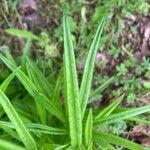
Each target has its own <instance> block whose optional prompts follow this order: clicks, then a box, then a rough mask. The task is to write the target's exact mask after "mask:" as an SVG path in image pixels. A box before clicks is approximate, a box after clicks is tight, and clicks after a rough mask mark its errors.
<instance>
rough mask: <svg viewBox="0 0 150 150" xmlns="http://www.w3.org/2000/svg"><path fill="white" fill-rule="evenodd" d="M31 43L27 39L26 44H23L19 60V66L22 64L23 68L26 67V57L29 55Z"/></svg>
mask: <svg viewBox="0 0 150 150" xmlns="http://www.w3.org/2000/svg"><path fill="white" fill-rule="evenodd" d="M31 44H32V41H31V39H28V40H27V42H26V44H25V47H24V49H23V56H22V58H21V61H22V62H21V63H22V64H21V66H22V68H23V70H25V69H26V58H27V57H28V56H29V51H30V49H31Z"/></svg>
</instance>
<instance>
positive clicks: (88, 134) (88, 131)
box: [85, 110, 93, 147]
mask: <svg viewBox="0 0 150 150" xmlns="http://www.w3.org/2000/svg"><path fill="white" fill-rule="evenodd" d="M92 131H93V115H92V110H90V111H89V115H88V117H87V121H86V125H85V145H86V146H87V147H90V145H91V143H92Z"/></svg>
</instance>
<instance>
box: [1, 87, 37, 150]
mask: <svg viewBox="0 0 150 150" xmlns="http://www.w3.org/2000/svg"><path fill="white" fill-rule="evenodd" d="M0 103H1V105H2V107H3V109H4V110H5V112H6V114H7V115H8V118H9V119H10V120H11V122H12V123H13V124H14V126H15V129H16V131H17V133H18V134H19V136H20V138H21V140H22V142H23V143H24V145H25V146H26V148H27V149H29V150H37V147H36V144H35V141H34V139H33V137H32V136H31V135H30V133H29V132H28V131H27V129H26V127H25V126H24V124H23V122H22V120H21V119H20V117H19V115H18V114H17V112H16V111H15V109H14V107H13V106H12V104H11V103H10V101H9V99H8V98H7V96H6V95H5V94H4V93H3V91H2V90H1V89H0Z"/></svg>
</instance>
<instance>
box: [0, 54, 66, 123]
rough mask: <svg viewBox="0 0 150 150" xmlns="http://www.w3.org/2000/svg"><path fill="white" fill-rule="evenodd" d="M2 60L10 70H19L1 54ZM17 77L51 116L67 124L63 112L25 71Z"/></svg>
mask: <svg viewBox="0 0 150 150" xmlns="http://www.w3.org/2000/svg"><path fill="white" fill-rule="evenodd" d="M0 59H1V60H2V61H3V62H4V63H5V65H7V67H8V68H9V69H10V70H12V71H14V70H16V69H17V67H16V66H15V65H14V64H13V63H11V62H10V61H9V60H8V59H7V58H5V57H4V56H3V55H1V54H0ZM16 76H17V77H18V79H19V80H20V82H21V83H22V84H23V85H24V87H25V88H26V90H27V91H28V92H29V93H30V94H31V95H32V96H33V97H34V99H35V100H36V101H38V102H39V103H40V104H41V105H42V106H43V107H44V108H45V109H47V110H48V111H49V112H50V113H51V114H53V115H54V116H56V117H57V118H58V119H60V120H61V121H62V122H65V117H64V115H63V112H62V111H61V110H60V109H59V108H57V107H56V106H55V105H54V104H53V103H52V102H51V101H50V100H49V99H48V98H47V97H46V96H45V95H43V94H42V93H40V92H39V91H38V89H37V88H36V86H35V85H34V83H33V82H32V81H31V80H30V79H29V77H28V76H27V75H25V73H24V72H23V71H21V70H18V72H17V75H16Z"/></svg>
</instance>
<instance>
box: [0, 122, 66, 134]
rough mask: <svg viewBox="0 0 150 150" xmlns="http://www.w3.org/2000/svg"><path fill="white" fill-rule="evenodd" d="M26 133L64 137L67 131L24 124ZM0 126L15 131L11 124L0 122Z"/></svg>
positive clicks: (40, 125)
mask: <svg viewBox="0 0 150 150" xmlns="http://www.w3.org/2000/svg"><path fill="white" fill-rule="evenodd" d="M24 125H25V127H26V128H27V130H28V131H30V132H34V133H44V134H50V135H65V134H67V131H66V130H64V129H59V128H54V127H50V126H46V125H43V124H38V123H24ZM0 126H3V127H8V128H11V129H15V126H14V125H13V124H12V123H11V122H5V121H0Z"/></svg>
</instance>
